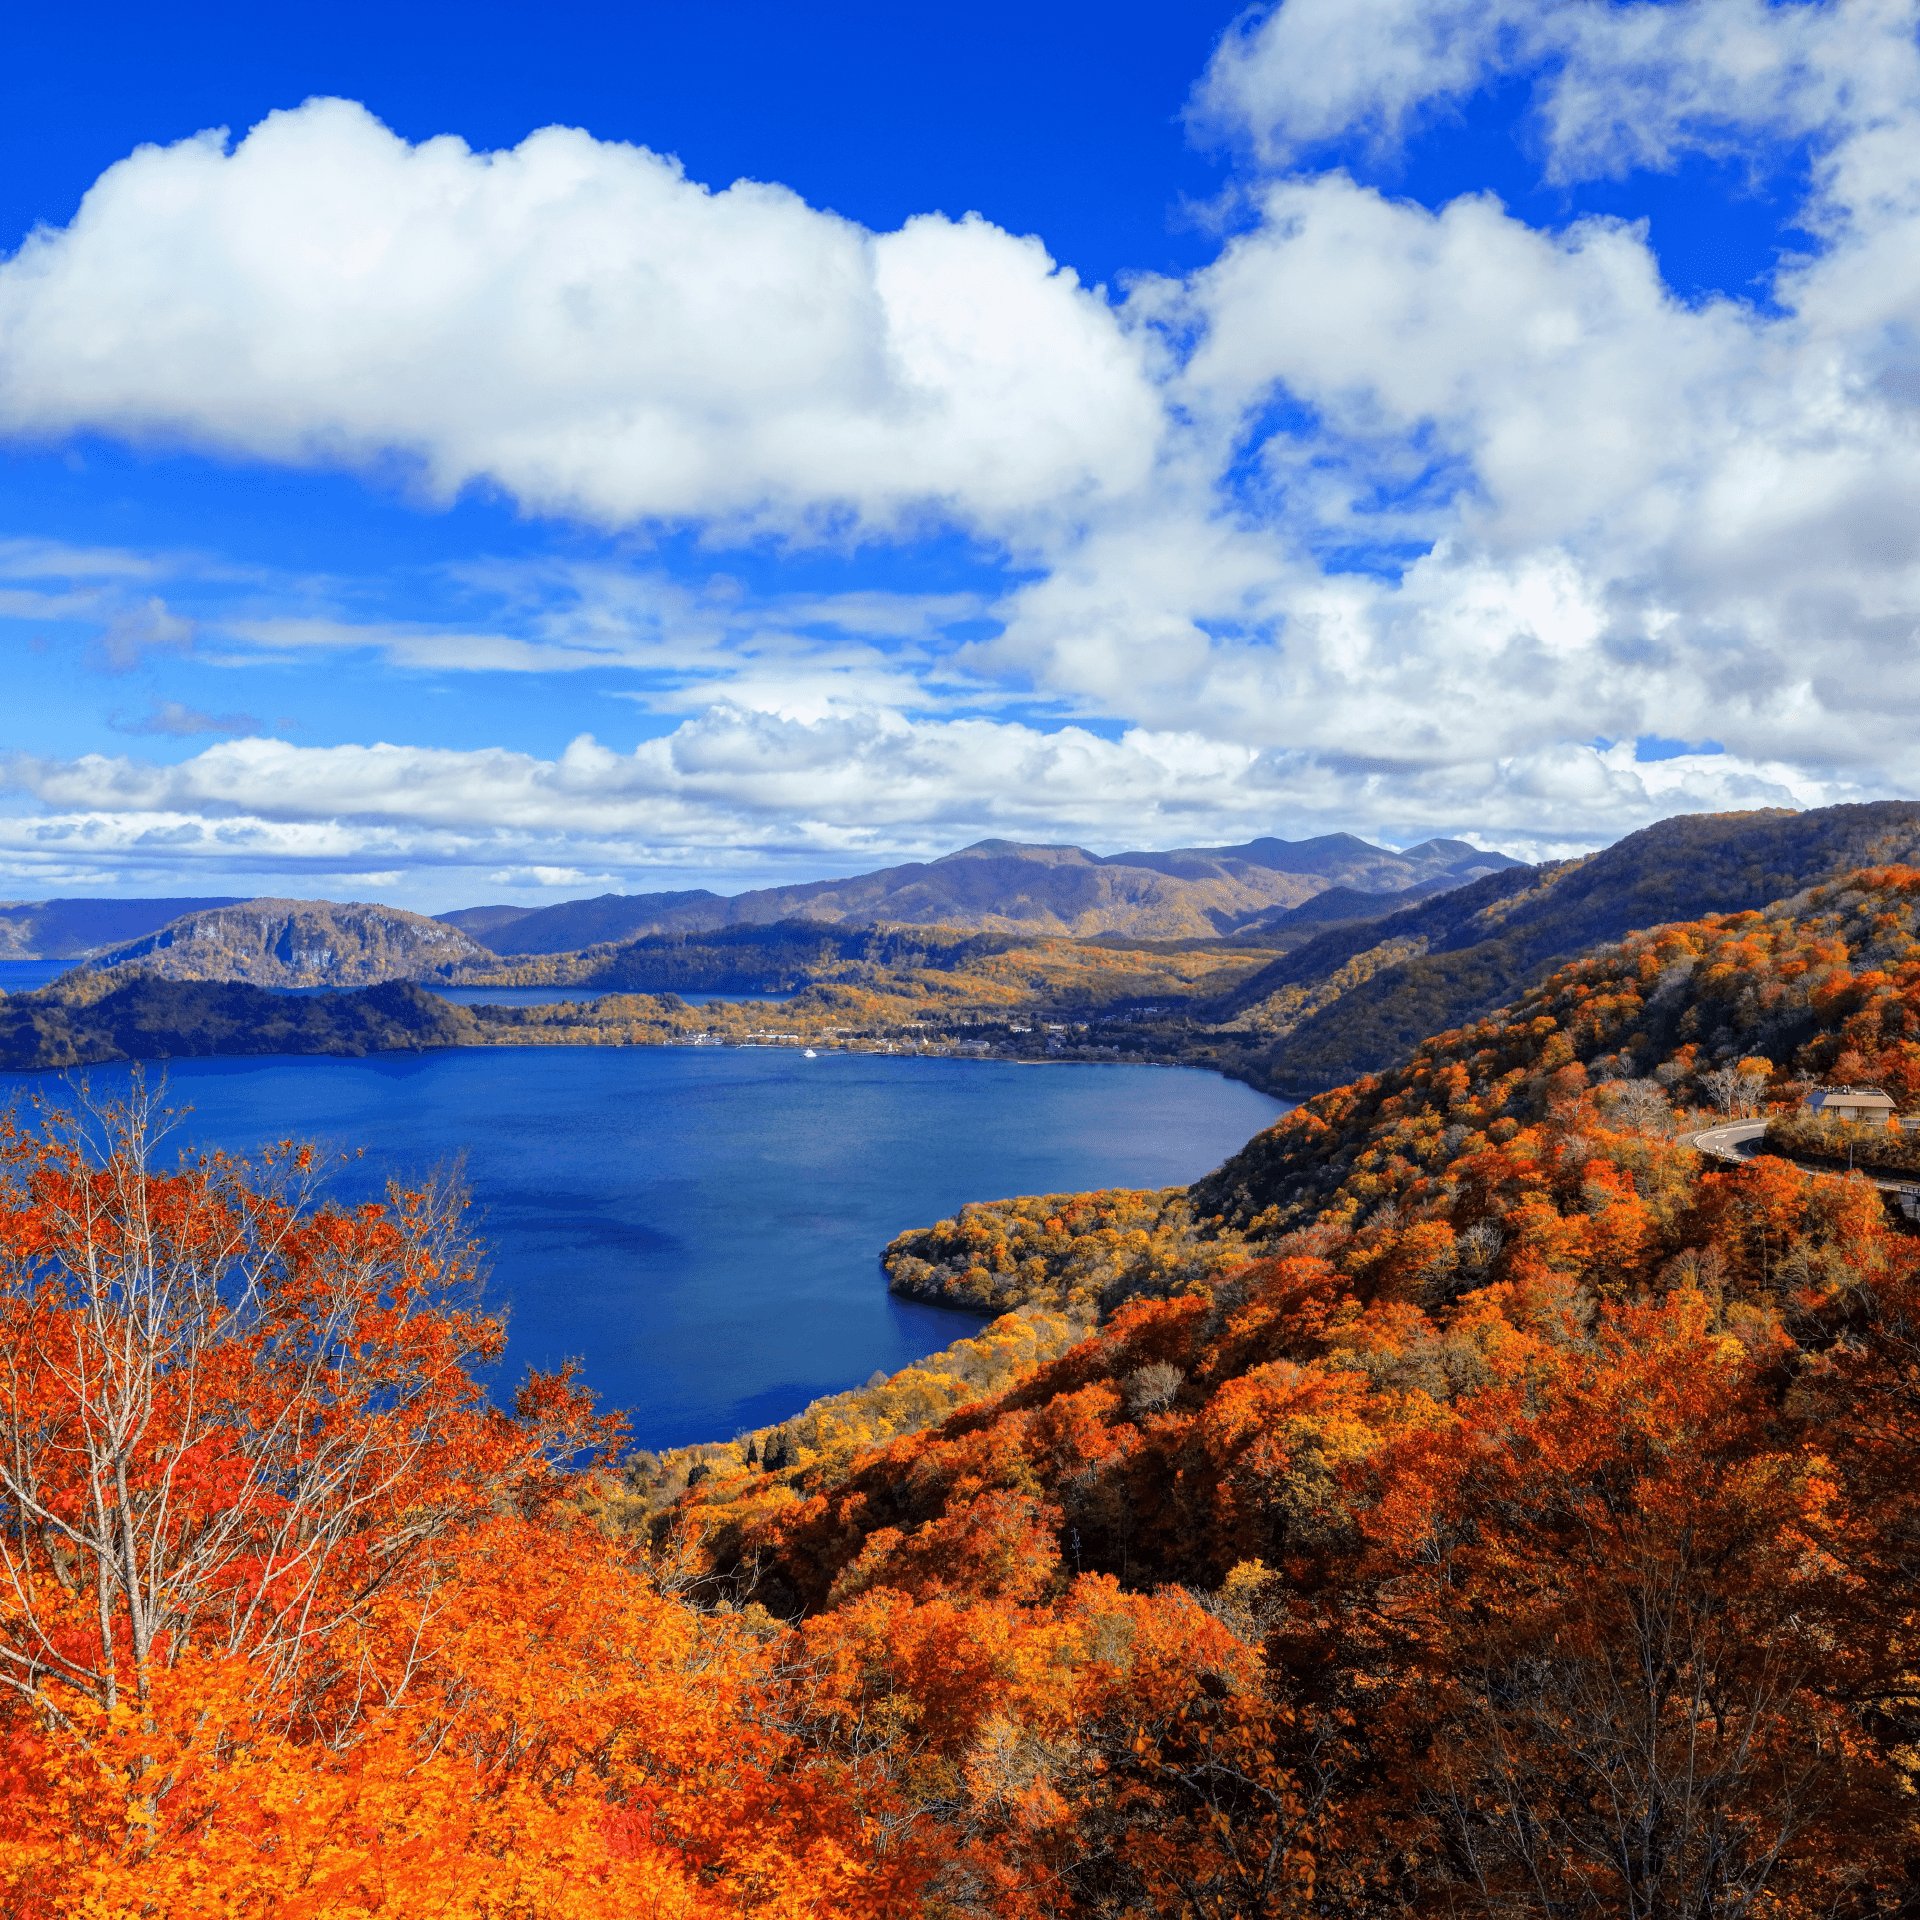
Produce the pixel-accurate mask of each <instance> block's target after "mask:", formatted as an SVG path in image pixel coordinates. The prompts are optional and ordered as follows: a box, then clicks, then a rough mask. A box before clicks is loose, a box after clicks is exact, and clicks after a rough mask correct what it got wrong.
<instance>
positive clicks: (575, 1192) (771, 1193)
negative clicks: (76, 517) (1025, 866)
mask: <svg viewBox="0 0 1920 1920" xmlns="http://www.w3.org/2000/svg"><path fill="white" fill-rule="evenodd" d="M154 1071H155V1072H157V1071H158V1069H157V1068H156V1069H154ZM126 1077H127V1076H126V1069H124V1068H121V1069H110V1068H95V1069H93V1070H92V1072H91V1075H90V1078H91V1080H92V1083H93V1085H94V1087H95V1090H96V1091H97V1092H98V1091H104V1090H106V1089H107V1088H109V1087H119V1086H123V1085H124V1083H125V1080H126ZM29 1086H32V1087H35V1088H37V1089H38V1090H40V1091H43V1092H49V1093H52V1092H56V1091H57V1090H58V1086H59V1082H58V1081H57V1079H55V1078H54V1077H53V1076H50V1075H39V1074H32V1075H28V1074H12V1075H0V1094H5V1095H11V1094H13V1093H16V1092H19V1091H21V1090H23V1089H25V1088H27V1087H29ZM168 1086H169V1098H170V1100H171V1102H172V1103H174V1104H177V1105H182V1106H191V1107H192V1108H193V1112H192V1113H191V1114H190V1115H189V1116H187V1118H186V1120H185V1122H184V1128H183V1130H184V1133H185V1134H186V1136H188V1137H189V1138H191V1139H194V1140H196V1141H203V1142H207V1143H210V1144H217V1145H220V1146H223V1147H226V1148H229V1149H231V1150H237V1151H251V1150H252V1149H254V1148H256V1147H257V1146H259V1145H260V1143H261V1142H263V1141H265V1140H268V1139H271V1138H277V1137H284V1136H285V1135H287V1134H294V1135H298V1136H307V1137H314V1138H318V1139H320V1140H321V1141H323V1142H324V1143H325V1144H327V1145H329V1146H330V1147H337V1148H355V1147H361V1146H364V1147H366V1148H367V1149H368V1150H369V1151H368V1154H367V1158H366V1160H365V1161H363V1162H358V1163H353V1164H351V1165H350V1166H349V1167H348V1169H347V1170H346V1171H345V1172H344V1173H343V1174H342V1175H341V1176H340V1186H339V1192H340V1194H341V1197H343V1198H357V1197H360V1196H361V1195H363V1194H365V1193H367V1192H369V1191H376V1190H377V1189H378V1187H379V1186H380V1184H381V1183H382V1182H383V1181H384V1179H385V1177H386V1176H387V1174H388V1173H390V1172H391V1173H398V1174H400V1175H402V1176H405V1175H408V1174H419V1173H423V1172H426V1171H428V1170H430V1169H431V1168H433V1167H434V1166H435V1165H437V1164H443V1163H446V1162H449V1161H452V1160H454V1159H457V1158H460V1157H463V1156H464V1158H465V1162H466V1170H467V1177H468V1179H469V1181H470V1183H471V1185H472V1188H473V1193H474V1200H475V1210H476V1217H477V1223H478V1228H479V1231H480V1232H481V1234H482V1235H483V1236H484V1238H485V1239H486V1241H487V1242H488V1245H489V1247H490V1249H491V1253H492V1258H493V1263H494V1265H493V1276H492V1281H491V1287H490V1292H491V1296H492V1298H493V1299H494V1301H495V1302H496V1304H499V1303H505V1304H506V1306H507V1307H508V1310H509V1320H508V1325H509V1336H510V1337H509V1348H508V1358H507V1364H506V1366H505V1368H504V1369H503V1370H502V1377H501V1378H499V1379H498V1380H496V1381H495V1382H494V1383H493V1384H494V1387H495V1390H496V1391H497V1392H500V1393H503V1394H504V1393H507V1392H510V1391H511V1388H512V1385H513V1383H514V1381H515V1380H516V1379H517V1378H518V1377H519V1376H520V1374H521V1373H522V1372H523V1371H524V1369H525V1368H526V1367H528V1366H529V1365H533V1366H551V1365H554V1364H555V1363H557V1362H558V1361H560V1360H562V1359H564V1358H567V1357H569V1356H573V1357H578V1358H580V1359H582V1360H584V1362H585V1366H586V1374H587V1378H588V1381H589V1382H590V1384H591V1385H592V1386H593V1387H594V1388H595V1389H596V1391H597V1392H598V1393H599V1394H600V1395H601V1397H602V1403H603V1404H605V1405H611V1406H618V1407H626V1408H629V1409H630V1410H631V1412H632V1418H633V1426H634V1433H635V1438H636V1439H637V1440H638V1441H639V1442H640V1443H641V1444H642V1445H644V1446H650V1447H660V1446H666V1445H677V1444H680V1443H683V1442H687V1441H693V1440H721V1439H726V1438H729V1437H730V1436H731V1435H732V1434H733V1433H734V1432H736V1431H737V1430H738V1429H740V1428H742V1427H747V1426H759V1425H764V1424H766V1423H768V1422H770V1421H773V1420H777V1419H782V1418H784V1417H786V1416H787V1415H789V1414H791V1413H794V1412H797V1411H798V1410H799V1409H800V1408H801V1407H802V1406H804V1405H805V1404H806V1403H807V1402H808V1401H809V1400H812V1399H815V1398H817V1397H818V1396H819V1395H821V1394H823V1393H831V1392H836V1391H838V1390H839V1389H841V1388H843V1387H847V1386H852V1385H856V1384H858V1383H859V1382H860V1381H862V1380H864V1379H866V1378H867V1376H868V1375H869V1374H871V1373H872V1372H873V1371H874V1370H875V1369H876V1368H884V1369H886V1370H888V1371H891V1370H893V1369H894V1368H897V1367H901V1366H904V1365H906V1364H907V1362H909V1361H910V1360H915V1359H918V1358H920V1357H921V1356H922V1355H923V1354H926V1353H930V1352H932V1351H934V1350H935V1349H937V1348H939V1347H943V1346H945V1345H946V1344H947V1342H948V1341H950V1340H952V1339H954V1338H956V1337H958V1336H959V1335H961V1334H964V1333H966V1332H968V1331H970V1330H971V1329H972V1328H973V1327H974V1326H977V1325H978V1324H979V1322H978V1321H976V1320H974V1319H973V1317H972V1316H970V1315H962V1314H954V1313H948V1312H945V1311H943V1310H941V1309H939V1308H934V1307H923V1306H917V1305H913V1304H910V1303H907V1302H904V1301H899V1300H895V1299H893V1298H892V1297H891V1296H890V1295H889V1294H888V1293H887V1291H886V1286H885V1280H884V1278H883V1276H882V1274H881V1272H880V1268H879V1264H878V1257H879V1254H880V1251H881V1249H882V1248H883V1247H884V1246H885V1245H886V1243H887V1241H888V1240H890V1239H891V1238H892V1237H893V1236H894V1235H895V1234H896V1233H899V1232H900V1231H902V1230H903V1229H904V1228H907V1227H911V1226H921V1225H927V1224H930V1223H931V1222H933V1221H935V1220H937V1219H940V1218H942V1217H944V1216H946V1215H949V1214H951V1213H952V1212H953V1211H954V1210H955V1209H956V1208H957V1207H958V1206H960V1205H961V1204H962V1203H963V1202H965V1201H968V1200H989V1199H998V1198H1004V1197H1006V1196H1008V1195H1011V1194H1017V1193H1051V1192H1071V1191H1075V1190H1079V1189H1084V1188H1089V1187H1103V1186H1134V1187H1161V1186H1168V1185H1172V1184H1173V1183H1175V1182H1184V1181H1188V1180H1192V1179H1195V1178H1197V1177H1198V1176H1199V1175H1200V1174H1203V1173H1205V1172H1207V1171H1208V1170H1209V1169H1210V1168H1212V1167H1214V1166H1216V1165H1217V1164H1218V1163H1219V1162H1220V1161H1221V1160H1222V1159H1224V1158H1225V1157H1226V1156H1227V1155H1228V1154H1229V1153H1232V1152H1233V1151H1235V1150H1236V1149H1237V1148H1238V1147H1239V1146H1240V1145H1241V1144H1242V1143H1243V1142H1244V1141H1245V1140H1246V1139H1247V1138H1248V1137H1249V1136H1250V1135H1251V1134H1253V1133H1255V1132H1257V1131H1258V1130H1259V1129H1260V1128H1261V1127H1263V1126H1266V1125H1268V1124H1270V1123H1271V1122H1272V1121H1273V1119H1274V1118H1276V1117H1277V1116H1278V1115H1279V1114H1280V1113H1281V1112H1283V1111H1284V1110H1285V1109H1284V1106H1283V1104H1282V1103H1281V1102H1279V1101H1276V1100H1271V1099H1269V1098H1267V1097H1266V1096H1265V1095H1263V1094H1258V1093H1255V1092H1254V1091H1253V1090H1252V1089H1251V1088H1248V1087H1244V1086H1240V1085H1238V1084H1236V1083H1235V1082H1232V1081H1228V1080H1223V1079H1220V1078H1219V1077H1217V1076H1216V1075H1213V1074H1207V1073H1197V1072H1187V1071H1179V1070H1174V1069H1168V1068H1153V1067H1125V1066H1065V1065H1061V1066H1045V1067H1037V1066H1036V1067H1025V1066H1017V1065H1014V1064H1013V1063H1011V1062H1005V1063H1001V1062H991V1061H962V1060H902V1059H897V1058H887V1057H885V1056H881V1055H872V1054H833V1053H823V1054H821V1055H819V1056H818V1057H817V1058H815V1059H811V1060H809V1059H806V1058H804V1057H802V1056H801V1055H800V1054H799V1053H797V1052H793V1051H789V1050H785V1049H755V1048H738V1049H727V1048H680V1047H630V1048H629V1047H599V1048H592V1047H550V1048H549V1047H540V1048H525V1049H519V1048H513V1049H506V1048H502V1049H491V1048H487V1049H481V1048H475V1049H470V1050H454V1051H448V1052H444V1053H432V1054H425V1055H393V1054H385V1055H377V1056H375V1057H373V1058H370V1059H366V1060H323V1059H294V1058H286V1057H274V1058H270V1059H265V1060H183V1061H175V1062H173V1063H172V1064H171V1066H170V1068H169V1080H168Z"/></svg>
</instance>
